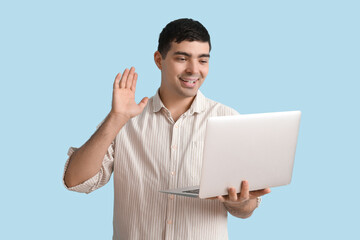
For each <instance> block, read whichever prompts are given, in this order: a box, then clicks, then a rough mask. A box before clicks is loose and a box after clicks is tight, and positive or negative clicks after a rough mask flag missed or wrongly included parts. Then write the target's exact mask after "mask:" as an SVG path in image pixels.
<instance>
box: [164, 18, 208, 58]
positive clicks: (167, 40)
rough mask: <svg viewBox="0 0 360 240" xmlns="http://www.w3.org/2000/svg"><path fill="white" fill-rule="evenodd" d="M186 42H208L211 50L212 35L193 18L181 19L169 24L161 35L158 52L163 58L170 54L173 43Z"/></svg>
mask: <svg viewBox="0 0 360 240" xmlns="http://www.w3.org/2000/svg"><path fill="white" fill-rule="evenodd" d="M185 40H187V41H200V42H208V43H209V49H210V50H211V43H210V35H209V33H208V31H207V30H206V28H205V27H204V26H203V25H202V24H201V23H200V22H198V21H195V20H193V19H191V18H181V19H177V20H174V21H172V22H170V23H168V24H167V25H166V26H165V27H164V29H163V30H162V32H161V33H160V36H159V45H158V51H159V52H160V54H161V56H162V58H165V57H166V54H167V53H168V52H169V50H170V47H171V42H173V41H175V42H177V43H180V42H182V41H185Z"/></svg>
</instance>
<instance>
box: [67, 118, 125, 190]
mask: <svg viewBox="0 0 360 240" xmlns="http://www.w3.org/2000/svg"><path fill="white" fill-rule="evenodd" d="M127 120H128V119H126V118H122V117H119V116H116V115H112V114H109V115H108V116H107V117H106V119H105V121H104V123H103V124H102V125H101V126H100V127H99V128H98V129H97V131H96V132H95V133H94V134H93V135H92V136H91V137H90V139H89V140H88V141H87V142H86V143H85V144H84V145H83V146H81V147H80V148H79V149H78V150H76V151H75V152H74V153H73V154H72V155H71V157H70V160H69V165H68V168H67V170H66V173H65V177H64V181H65V184H66V186H68V187H73V186H76V185H78V184H80V183H82V182H84V181H85V180H87V179H89V178H91V177H93V176H94V175H95V174H96V173H98V172H99V170H100V168H101V165H102V161H103V159H104V156H105V154H106V152H107V150H108V148H109V146H110V144H111V142H112V141H113V140H114V139H115V137H116V135H117V134H118V132H119V131H120V129H121V128H122V127H123V126H124V125H125V124H126V122H127Z"/></svg>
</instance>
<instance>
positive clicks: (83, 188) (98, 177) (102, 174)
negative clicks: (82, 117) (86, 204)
mask: <svg viewBox="0 0 360 240" xmlns="http://www.w3.org/2000/svg"><path fill="white" fill-rule="evenodd" d="M100 125H101V124H99V125H98V126H97V128H98V127H99V126H100ZM114 146H115V140H114V141H113V142H112V143H111V145H110V146H109V148H108V150H107V152H106V154H105V156H104V159H103V161H102V165H101V168H100V171H99V172H98V173H97V174H95V175H94V176H93V177H91V178H89V179H88V180H86V181H84V182H83V183H80V184H79V185H76V186H73V187H67V186H66V184H65V180H64V178H65V173H66V170H67V167H68V165H69V160H70V157H71V155H72V154H73V153H74V152H75V151H76V150H77V148H74V147H70V148H69V150H68V154H67V155H68V156H69V157H68V159H67V161H66V163H65V167H64V173H63V179H62V180H63V184H64V186H65V188H66V189H68V190H70V191H75V192H80V193H91V192H92V191H94V190H96V189H98V188H100V187H102V186H104V185H105V184H106V183H107V182H109V180H110V177H111V174H112V172H113V167H114V152H115V149H114Z"/></svg>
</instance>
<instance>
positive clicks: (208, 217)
mask: <svg viewBox="0 0 360 240" xmlns="http://www.w3.org/2000/svg"><path fill="white" fill-rule="evenodd" d="M236 114H238V113H237V112H236V111H235V110H233V109H231V108H229V107H227V106H225V105H222V104H220V103H217V102H215V101H212V100H210V99H208V98H206V97H205V96H204V95H203V94H202V93H201V92H200V91H198V93H197V95H196V97H195V99H194V101H193V103H192V105H191V106H190V108H189V109H188V110H187V111H186V112H185V113H184V114H182V115H181V116H180V117H179V119H178V120H177V121H176V122H174V120H173V119H172V117H171V114H170V112H169V111H168V109H167V108H166V107H165V106H164V104H163V103H162V101H161V99H160V97H159V94H158V93H157V94H156V95H155V96H153V97H152V98H150V99H149V102H148V104H147V106H146V107H145V109H144V111H143V112H142V113H141V114H140V115H138V116H136V117H134V118H132V119H130V120H129V121H128V122H127V123H126V125H125V126H124V127H123V128H122V129H121V130H120V132H119V133H118V135H117V136H116V138H115V139H114V141H113V143H112V144H111V145H110V147H109V149H108V152H107V154H106V155H105V157H104V160H103V163H102V167H101V169H100V171H99V172H98V173H97V174H96V175H95V176H93V177H92V178H90V179H88V180H87V181H85V182H83V183H81V184H79V185H77V186H74V187H71V188H68V189H69V190H71V191H77V192H84V193H90V192H92V191H94V190H96V189H97V188H100V187H102V186H103V185H105V184H106V183H107V182H108V181H109V179H110V176H111V174H112V172H113V173H114V178H113V179H114V218H113V228H114V232H113V239H216V240H219V239H228V233H227V211H226V210H225V208H224V206H223V204H222V203H221V202H219V201H217V200H204V199H196V198H189V197H183V196H175V195H167V194H163V193H159V190H162V189H171V188H180V187H188V186H195V185H199V183H200V174H201V166H202V155H203V146H204V137H205V128H206V120H207V119H208V118H209V117H211V116H225V115H236ZM75 150H76V148H73V147H71V148H70V149H69V152H68V155H69V156H71V154H72V153H73V152H74V151H75ZM219 160H220V159H219ZM68 161H69V159H68ZM68 161H67V162H66V164H65V170H64V173H65V171H66V168H67V165H68ZM64 185H65V184H64ZM65 187H66V185H65Z"/></svg>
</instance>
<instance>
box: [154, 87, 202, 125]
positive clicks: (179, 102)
mask: <svg viewBox="0 0 360 240" xmlns="http://www.w3.org/2000/svg"><path fill="white" fill-rule="evenodd" d="M159 96H160V99H161V101H162V102H163V104H164V105H165V107H166V108H167V109H168V110H169V111H170V113H171V117H172V118H173V120H174V121H175V122H176V121H177V120H178V119H179V117H180V116H181V115H182V114H183V113H185V112H186V111H187V110H188V109H189V108H190V106H191V104H192V102H193V101H194V99H195V96H193V97H181V96H177V95H174V94H168V93H167V92H166V91H161V88H160V90H159Z"/></svg>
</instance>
